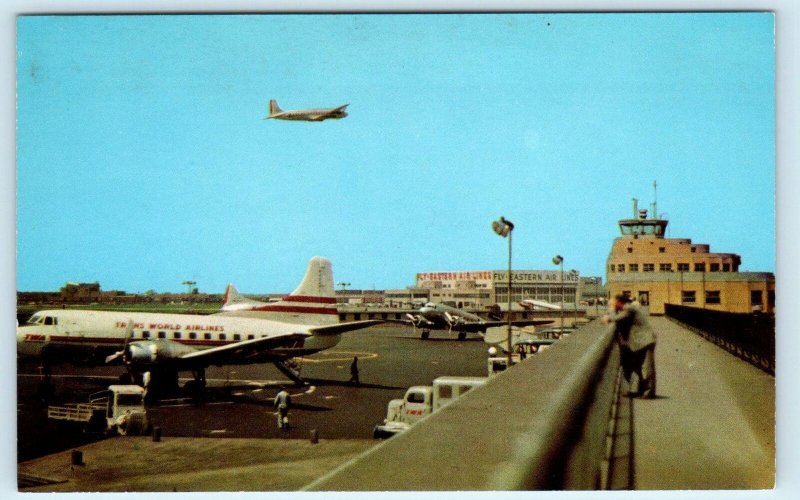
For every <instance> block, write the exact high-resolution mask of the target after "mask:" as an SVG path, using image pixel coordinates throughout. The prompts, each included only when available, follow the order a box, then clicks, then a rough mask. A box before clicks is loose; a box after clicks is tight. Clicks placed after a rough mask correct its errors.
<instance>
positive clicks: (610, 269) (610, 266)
mask: <svg viewBox="0 0 800 500" xmlns="http://www.w3.org/2000/svg"><path fill="white" fill-rule="evenodd" d="M608 270H609V271H611V272H612V273H613V272H614V271H615V270H616V269H615V266H614V264H609V265H608Z"/></svg>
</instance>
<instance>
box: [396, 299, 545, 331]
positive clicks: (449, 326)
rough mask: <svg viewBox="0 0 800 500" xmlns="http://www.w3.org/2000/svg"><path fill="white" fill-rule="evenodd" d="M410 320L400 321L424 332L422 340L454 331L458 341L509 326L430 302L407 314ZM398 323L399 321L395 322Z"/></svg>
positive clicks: (529, 322)
mask: <svg viewBox="0 0 800 500" xmlns="http://www.w3.org/2000/svg"><path fill="white" fill-rule="evenodd" d="M406 317H407V318H408V320H399V321H401V322H403V323H406V324H410V325H412V326H413V327H414V329H415V330H416V329H417V328H419V329H421V330H422V336H421V337H422V339H423V340H425V339H427V338H428V337H429V336H430V332H431V330H447V331H448V332H452V331H453V330H455V331H457V332H458V340H464V339H466V338H467V333H486V329H487V328H492V327H495V326H503V325H507V324H508V323H507V322H506V321H500V320H498V321H486V320H484V319H483V318H481V317H480V316H478V315H477V314H473V313H470V312H467V311H464V310H462V309H456V308H455V307H450V306H448V305H446V304H440V303H435V302H428V303H427V304H425V305H423V306H422V307H421V308H420V309H419V312H418V313H417V314H406ZM395 321H398V320H395ZM548 323H552V321H549V320H519V321H512V322H511V324H512V326H531V325H544V324H548Z"/></svg>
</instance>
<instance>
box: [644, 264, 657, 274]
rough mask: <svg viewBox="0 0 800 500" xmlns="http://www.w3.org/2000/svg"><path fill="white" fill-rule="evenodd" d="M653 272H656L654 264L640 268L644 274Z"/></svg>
mask: <svg viewBox="0 0 800 500" xmlns="http://www.w3.org/2000/svg"><path fill="white" fill-rule="evenodd" d="M655 270H656V265H655V264H643V266H642V271H644V272H646V273H652V272H653V271H655Z"/></svg>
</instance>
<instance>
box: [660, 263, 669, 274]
mask: <svg viewBox="0 0 800 500" xmlns="http://www.w3.org/2000/svg"><path fill="white" fill-rule="evenodd" d="M658 270H659V271H666V272H671V271H672V264H669V263H667V264H663V263H662V264H659V265H658Z"/></svg>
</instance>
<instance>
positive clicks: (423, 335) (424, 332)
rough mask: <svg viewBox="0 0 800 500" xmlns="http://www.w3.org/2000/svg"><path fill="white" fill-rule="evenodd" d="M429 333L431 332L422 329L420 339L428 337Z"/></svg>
mask: <svg viewBox="0 0 800 500" xmlns="http://www.w3.org/2000/svg"><path fill="white" fill-rule="evenodd" d="M430 335H431V332H429V331H427V330H422V340H428V337H430Z"/></svg>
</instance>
